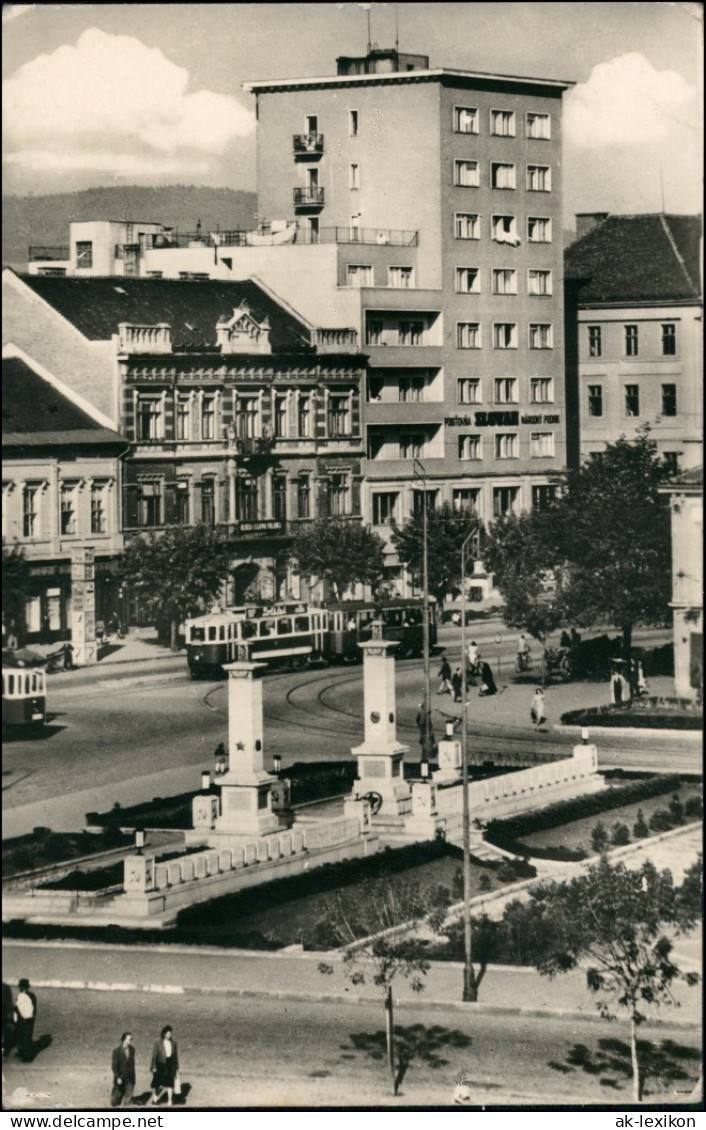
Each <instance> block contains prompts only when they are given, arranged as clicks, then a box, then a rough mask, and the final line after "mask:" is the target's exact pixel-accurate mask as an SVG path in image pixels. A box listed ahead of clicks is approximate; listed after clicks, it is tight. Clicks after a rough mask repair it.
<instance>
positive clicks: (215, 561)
mask: <svg viewBox="0 0 706 1130" xmlns="http://www.w3.org/2000/svg"><path fill="white" fill-rule="evenodd" d="M229 571H230V552H229V550H228V546H227V544H226V542H225V541H224V540H223V539H222V538H221V536H220V535H219V534H218V533H217V532H216V531H215V530H214V529H213V528H212V527H211V526H206V525H198V526H169V527H168V528H167V529H166V530H164V531H163V532H162V533H156V532H153V531H150V532H149V533H145V534H139V535H138V536H136V537H135V538H133V539H132V540H131V541H130V542H129V543H128V545H127V547H126V549H125V555H124V557H123V561H122V565H121V579H122V581H123V582H124V583H125V584H127V585H128V586H129V588H130V592H131V594H132V595H133V596H134V597H136V598H137V599H138V600H139V602H140V604H141V606H142V607H143V608H144V609H145V610H146V611H147V614H148V615H149V616H151V617H152V618H153V619H154V622H155V624H156V625H157V629H158V631H159V632H160V634H162V632H164V629H165V627H168V632H169V639H170V645H171V648H172V650H173V651H176V650H177V648H178V642H177V637H178V629H179V624H180V623H181V622H182V621H183V620H184V619H185V617H187V616H193V615H195V614H197V613H198V612H201V611H203V609H204V607H205V606H206V605H208V604H209V603H210V602H211V601H213V600H214V599H215V598H216V597H217V596H218V593H219V590H220V587H221V584H222V583H223V581H225V580H226V579H227V577H228V574H229ZM164 634H165V635H166V632H164Z"/></svg>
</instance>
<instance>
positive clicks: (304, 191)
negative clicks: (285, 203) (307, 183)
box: [294, 188, 324, 208]
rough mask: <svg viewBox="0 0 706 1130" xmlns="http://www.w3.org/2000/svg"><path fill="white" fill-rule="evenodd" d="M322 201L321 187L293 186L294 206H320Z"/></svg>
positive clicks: (322, 191)
mask: <svg viewBox="0 0 706 1130" xmlns="http://www.w3.org/2000/svg"><path fill="white" fill-rule="evenodd" d="M323 203H324V190H323V188H295V189H294V207H295V208H321V207H323Z"/></svg>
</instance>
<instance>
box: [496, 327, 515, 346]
mask: <svg viewBox="0 0 706 1130" xmlns="http://www.w3.org/2000/svg"><path fill="white" fill-rule="evenodd" d="M493 348H494V349H517V323H516V322H495V324H494V325H493Z"/></svg>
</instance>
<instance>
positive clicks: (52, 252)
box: [28, 246, 71, 263]
mask: <svg viewBox="0 0 706 1130" xmlns="http://www.w3.org/2000/svg"><path fill="white" fill-rule="evenodd" d="M70 256H71V250H70V248H69V247H37V246H30V249H29V254H28V259H29V261H30V263H36V262H38V261H39V260H42V259H44V260H46V261H47V262H51V263H57V262H61V261H62V260H64V259H69V258H70Z"/></svg>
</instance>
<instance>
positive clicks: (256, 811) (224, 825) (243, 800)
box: [214, 662, 282, 839]
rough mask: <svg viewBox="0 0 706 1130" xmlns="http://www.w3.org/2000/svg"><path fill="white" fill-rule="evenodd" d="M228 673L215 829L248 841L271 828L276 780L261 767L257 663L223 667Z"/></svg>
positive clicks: (276, 823)
mask: <svg viewBox="0 0 706 1130" xmlns="http://www.w3.org/2000/svg"><path fill="white" fill-rule="evenodd" d="M224 670H226V671H227V672H228V772H227V773H225V774H223V776H222V777H221V778H220V780H219V784H220V787H221V803H220V812H219V813H218V815H217V816H216V818H215V829H214V830H215V833H216V835H219V834H220V833H224V834H226V835H228V836H246V837H248V838H250V839H252V838H254V837H255V838H257V837H260V836H264V835H267V834H268V833H270V832H277V831H279V830H280V828H281V827H282V824H281V821H280V818H279V817H278V815H277V813H276V812H273V810H272V790H273V788H274V787H275V786H277V785H278V780H277V778H276V777H273V776H272V775H271V774H270V773H268V772H267V770H266V769H265V752H264V747H263V736H262V733H263V725H262V681H261V675H262V673H263V671H264V670H265V665H264V664H262V663H249V662H238V663H228V664H225V665H224Z"/></svg>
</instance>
